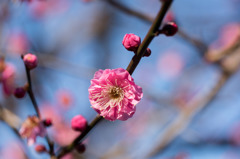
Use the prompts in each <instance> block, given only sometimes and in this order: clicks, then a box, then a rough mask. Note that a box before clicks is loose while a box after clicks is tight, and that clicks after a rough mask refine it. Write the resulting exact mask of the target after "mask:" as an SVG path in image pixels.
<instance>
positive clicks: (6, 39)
mask: <svg viewBox="0 0 240 159" xmlns="http://www.w3.org/2000/svg"><path fill="white" fill-rule="evenodd" d="M116 1H117V0H116ZM119 2H120V3H121V4H123V5H124V6H127V7H128V8H131V9H133V10H136V11H139V12H141V13H143V14H146V15H148V16H150V17H154V16H155V15H156V14H157V12H158V10H159V8H160V6H161V3H160V2H159V0H131V1H129V0H122V1H119ZM171 12H172V13H173V15H174V17H175V20H176V21H177V24H178V26H179V29H180V30H181V31H182V32H184V33H185V34H187V35H188V36H189V37H191V38H194V39H198V40H199V41H201V42H202V43H204V44H206V46H213V45H214V47H223V46H224V45H225V44H226V43H227V42H225V41H228V39H230V40H231V37H233V36H235V35H236V34H237V33H236V32H234V27H231V26H238V28H240V27H239V25H238V23H239V21H240V1H239V0H194V1H189V0H181V1H177V0H175V1H174V2H173V5H172V7H171ZM150 26H151V23H150V22H146V21H144V20H142V19H139V18H138V17H134V16H132V15H129V14H126V13H124V12H122V11H120V10H119V9H117V8H116V7H114V6H112V5H110V4H109V3H108V1H107V0H94V1H83V0H47V1H44V0H39V1H38V0H32V1H31V2H27V1H24V2H19V1H18V0H15V1H10V0H1V1H0V53H1V56H4V57H5V61H6V62H8V63H11V64H13V65H14V66H15V70H16V78H15V83H16V86H22V85H24V84H25V83H26V75H25V69H24V65H23V63H22V60H21V58H20V55H21V54H23V53H27V52H31V53H34V54H36V55H37V56H38V58H39V66H38V67H37V68H36V69H35V70H33V71H32V78H33V90H34V93H35V95H36V98H37V102H38V104H39V106H40V110H41V112H42V114H43V116H44V117H51V118H53V127H51V128H48V131H49V133H50V136H51V138H52V139H54V140H55V141H56V142H57V145H56V147H57V146H59V145H66V144H68V143H70V142H71V140H73V139H74V137H75V136H76V135H78V134H76V132H73V131H72V130H71V128H70V121H71V118H72V117H73V116H75V115H77V114H82V115H83V116H84V117H86V119H87V120H88V121H89V122H90V121H91V120H92V119H93V118H94V117H95V116H96V112H95V111H94V110H93V109H92V108H91V107H90V103H89V100H88V87H89V86H90V80H91V78H92V77H93V75H94V72H95V71H97V70H98V69H106V68H110V69H114V68H119V67H121V68H126V67H127V66H128V63H129V62H130V60H131V58H132V56H133V53H132V52H128V51H127V50H126V49H125V48H124V47H123V46H122V39H123V36H124V35H125V34H126V33H134V34H136V35H138V36H140V37H141V38H142V39H143V38H144V36H145V35H146V33H147V31H148V29H149V28H150ZM229 26H230V27H229ZM227 31H228V32H229V33H225V34H223V33H224V32H227ZM231 31H232V32H231ZM224 40H225V41H224ZM219 41H220V42H219ZM216 43H217V44H216ZM215 45H217V46H215ZM218 45H219V46H218ZM149 48H150V49H151V50H152V55H151V56H150V57H144V58H143V59H142V60H141V62H140V64H139V65H138V67H137V69H136V71H135V72H134V74H133V78H134V80H135V82H136V83H137V84H138V85H140V86H141V87H142V88H143V92H144V97H143V99H142V101H141V102H140V103H139V104H138V105H137V111H136V113H135V115H134V116H133V118H131V119H129V120H127V121H124V122H123V121H115V122H110V121H102V122H101V123H100V124H98V125H97V126H96V127H95V128H94V129H93V130H92V131H91V132H90V134H89V135H88V137H87V138H86V140H85V141H84V143H86V146H87V149H86V152H85V153H84V154H77V153H76V152H74V153H73V154H71V155H68V156H66V157H65V158H67V157H68V159H71V158H72V159H74V158H89V159H100V158H101V159H138V158H139V159H141V158H156V159H170V158H172V159H173V158H174V159H239V158H240V153H239V148H240V147H239V145H240V98H239V97H240V94H239V92H240V85H239V79H240V74H239V71H237V72H236V73H235V74H234V75H232V76H231V78H230V79H229V80H228V81H227V82H226V84H225V85H224V86H223V88H222V89H221V90H220V91H219V93H218V94H217V96H216V97H215V98H214V99H213V100H212V101H211V102H210V103H209V104H207V105H204V107H201V108H199V109H197V110H196V111H195V112H194V113H193V115H192V116H191V117H190V118H189V119H184V118H182V117H181V115H180V116H179V114H181V113H182V111H183V110H185V109H188V108H182V105H185V103H188V102H189V101H191V99H193V98H194V97H195V96H200V97H202V96H204V95H207V94H208V92H209V91H211V89H212V88H213V87H214V85H216V84H217V82H218V78H219V77H220V72H221V71H220V69H219V67H217V66H216V65H214V64H212V63H211V62H209V61H207V60H205V59H204V58H203V56H202V54H203V50H202V49H199V47H196V46H195V45H192V43H191V42H189V40H186V38H183V36H181V35H179V34H178V35H176V36H174V37H166V36H164V35H160V36H158V37H157V38H155V39H154V40H153V42H152V43H151V44H150V46H149ZM204 51H206V50H204ZM0 103H1V105H2V106H3V107H5V108H7V109H9V110H11V111H12V112H14V113H15V114H17V115H18V116H19V119H20V120H21V121H23V120H25V119H26V118H27V117H28V116H29V115H33V114H35V112H34V109H33V107H32V103H31V101H30V99H29V97H28V96H26V97H25V98H23V99H20V100H19V99H16V98H15V97H14V96H6V95H5V94H4V93H2V92H1V93H0ZM182 103H183V104H182ZM183 107H184V106H183ZM189 109H191V108H189ZM178 120H179V121H182V122H183V124H182V125H181V124H180V126H176V127H175V129H178V130H179V129H180V130H181V131H179V133H177V135H176V136H175V137H174V138H172V140H171V142H170V143H169V144H166V147H165V148H162V149H161V151H160V150H159V153H156V155H155V156H153V157H148V154H149V153H150V152H151V151H152V150H153V149H154V147H156V146H157V145H159V144H160V143H161V142H163V140H164V139H165V138H166V137H167V135H166V133H165V132H166V131H167V130H168V129H169V125H172V123H173V122H177V121H178ZM20 123H21V122H20ZM184 124H185V125H184ZM55 125H57V127H55ZM19 127H20V125H18V128H19ZM175 129H172V130H171V131H172V132H174V131H176V130H175ZM171 131H170V132H171ZM24 143H26V141H25V140H24ZM37 143H42V144H46V143H45V140H44V139H41V138H38V140H37ZM23 145H24V144H23V143H22V142H21V141H20V140H19V139H18V138H17V136H16V135H15V134H14V133H13V132H12V130H11V129H10V128H9V127H8V126H7V125H6V123H4V122H0V159H23V158H24V156H23V155H22V150H21V149H22V148H23V149H25V146H23ZM26 153H27V155H28V156H29V158H31V159H45V158H48V155H46V154H40V155H39V154H37V153H36V152H35V150H34V146H32V147H29V148H28V150H27V151H26Z"/></svg>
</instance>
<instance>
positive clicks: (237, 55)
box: [147, 45, 240, 157]
mask: <svg viewBox="0 0 240 159" xmlns="http://www.w3.org/2000/svg"><path fill="white" fill-rule="evenodd" d="M224 51H226V50H222V52H224ZM232 51H233V50H232ZM220 54H221V53H220ZM218 64H219V65H220V69H221V70H222V71H221V74H220V77H219V79H218V81H217V82H216V85H215V86H214V87H213V88H212V89H211V90H210V91H209V93H207V95H205V96H203V97H202V95H199V96H198V95H197V96H196V97H195V98H193V99H192V100H191V101H190V102H189V103H187V104H185V105H184V106H183V109H182V110H181V112H180V114H179V115H178V117H176V119H175V120H174V121H173V122H172V123H170V124H169V126H168V127H167V128H166V129H165V131H164V132H163V134H161V135H160V136H159V137H157V140H156V141H157V142H156V143H159V144H157V146H156V147H154V149H153V150H152V151H151V152H150V153H149V154H148V155H147V156H148V157H149V156H154V155H156V154H157V153H160V152H162V151H163V150H164V149H166V148H167V147H168V146H169V145H170V143H171V142H172V141H173V140H174V139H175V138H176V137H178V136H179V135H180V134H181V133H182V132H183V131H184V130H185V128H186V127H187V126H188V125H189V124H190V122H191V119H192V118H193V117H194V115H195V114H197V113H198V112H199V111H200V110H201V109H202V108H204V107H206V106H207V105H209V104H210V103H211V102H212V101H213V100H214V99H215V97H216V95H217V94H218V92H219V91H220V90H221V89H222V87H223V86H224V85H225V83H226V82H227V81H228V79H229V78H230V77H231V76H232V75H233V74H234V73H235V72H236V70H237V69H238V68H239V65H240V46H239V45H238V48H237V49H235V50H234V51H233V52H232V53H231V54H229V56H228V57H225V58H224V59H222V61H220V62H219V63H218Z"/></svg>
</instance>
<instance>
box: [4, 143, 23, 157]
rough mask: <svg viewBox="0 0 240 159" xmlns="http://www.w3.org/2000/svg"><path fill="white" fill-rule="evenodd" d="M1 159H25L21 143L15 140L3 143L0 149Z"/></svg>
mask: <svg viewBox="0 0 240 159" xmlns="http://www.w3.org/2000/svg"><path fill="white" fill-rule="evenodd" d="M0 158H1V159H26V156H25V155H24V152H23V147H22V145H21V143H18V142H17V141H11V142H10V143H5V144H4V146H1V149H0Z"/></svg>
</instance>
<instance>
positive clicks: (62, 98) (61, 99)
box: [56, 90, 73, 108]
mask: <svg viewBox="0 0 240 159" xmlns="http://www.w3.org/2000/svg"><path fill="white" fill-rule="evenodd" d="M56 100H57V105H59V106H61V107H63V108H69V107H70V106H71V105H72V104H73V95H72V93H71V92H70V91H68V90H59V91H57V92H56Z"/></svg>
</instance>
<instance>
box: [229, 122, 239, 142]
mask: <svg viewBox="0 0 240 159" xmlns="http://www.w3.org/2000/svg"><path fill="white" fill-rule="evenodd" d="M230 139H231V141H232V142H233V143H234V144H235V145H238V146H240V122H239V123H237V124H235V125H234V126H233V128H232V130H231V132H230Z"/></svg>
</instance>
